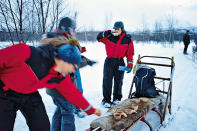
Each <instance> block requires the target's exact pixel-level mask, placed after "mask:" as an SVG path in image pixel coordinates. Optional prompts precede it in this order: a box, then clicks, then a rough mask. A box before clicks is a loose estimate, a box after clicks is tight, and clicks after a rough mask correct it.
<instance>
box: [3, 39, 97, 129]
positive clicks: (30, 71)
mask: <svg viewBox="0 0 197 131" xmlns="http://www.w3.org/2000/svg"><path fill="white" fill-rule="evenodd" d="M59 48H61V46H60V47H59ZM59 48H58V49H56V48H54V46H53V45H52V44H47V45H43V46H40V47H37V48H35V47H33V46H28V45H27V44H25V43H19V44H15V45H13V46H10V47H7V48H4V49H1V50H0V116H1V117H0V130H1V131H11V130H13V127H14V122H15V117H16V112H17V111H18V110H20V111H21V112H22V114H23V115H24V117H25V119H26V122H27V125H28V126H29V129H30V130H31V131H50V123H49V119H48V116H47V114H46V110H45V107H44V104H43V102H42V99H41V97H40V95H39V93H38V89H40V88H56V89H57V90H58V91H59V92H60V93H61V94H62V96H64V97H65V98H66V99H67V100H68V101H70V102H71V103H72V104H74V105H75V106H77V107H80V108H81V109H82V110H84V111H85V112H86V113H87V114H88V115H91V114H96V115H98V116H99V115H101V112H100V110H98V109H95V108H93V107H92V106H91V105H90V104H89V103H88V102H87V100H86V99H85V98H84V97H83V96H82V94H81V92H80V91H79V90H78V89H77V88H76V87H75V86H74V84H73V83H72V81H71V79H70V76H69V75H67V74H68V73H69V72H71V73H72V72H74V71H75V68H77V66H76V65H75V64H71V63H72V62H71V61H79V60H80V59H78V58H81V57H80V56H79V55H78V56H73V57H72V58H67V59H66V61H64V57H63V58H62V57H61V58H59V56H58V51H59ZM68 51H69V50H68ZM65 57H66V56H65Z"/></svg>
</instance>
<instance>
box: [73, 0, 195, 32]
mask: <svg viewBox="0 0 197 131" xmlns="http://www.w3.org/2000/svg"><path fill="white" fill-rule="evenodd" d="M73 2H74V8H76V10H77V11H78V19H77V26H78V29H82V28H83V29H84V28H85V29H95V30H104V29H105V26H106V18H111V24H110V26H109V29H110V28H112V26H113V24H114V22H115V21H119V20H121V21H123V23H124V24H125V29H126V30H129V31H135V30H137V29H142V27H143V25H146V26H147V28H153V26H154V23H155V21H159V22H161V23H162V25H163V26H165V25H166V18H167V17H168V16H173V18H174V20H175V23H176V26H178V27H189V26H197V0H73ZM108 23H109V22H108Z"/></svg>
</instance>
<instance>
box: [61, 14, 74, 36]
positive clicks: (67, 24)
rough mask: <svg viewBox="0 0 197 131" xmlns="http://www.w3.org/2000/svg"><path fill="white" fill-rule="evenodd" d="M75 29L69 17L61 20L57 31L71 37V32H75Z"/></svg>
mask: <svg viewBox="0 0 197 131" xmlns="http://www.w3.org/2000/svg"><path fill="white" fill-rule="evenodd" d="M75 28H76V24H75V21H73V20H72V19H71V18H69V17H64V18H62V19H61V20H60V23H59V26H58V29H60V30H62V31H64V32H67V33H68V34H70V35H71V30H75Z"/></svg>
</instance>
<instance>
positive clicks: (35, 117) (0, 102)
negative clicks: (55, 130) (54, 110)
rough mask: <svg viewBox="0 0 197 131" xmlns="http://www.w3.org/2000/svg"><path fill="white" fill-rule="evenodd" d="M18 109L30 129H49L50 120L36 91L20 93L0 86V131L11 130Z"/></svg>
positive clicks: (35, 130) (39, 130)
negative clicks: (4, 89) (5, 89)
mask: <svg viewBox="0 0 197 131" xmlns="http://www.w3.org/2000/svg"><path fill="white" fill-rule="evenodd" d="M18 110H20V111H21V112H22V114H23V115H24V117H25V119H26V123H27V125H28V126H29V130H30V131H50V122H49V119H48V116H47V114H46V110H45V107H44V104H43V102H42V99H41V96H40V94H39V93H38V92H35V93H32V94H20V93H16V92H14V91H11V90H8V91H3V90H2V88H0V131H13V127H14V122H15V118H16V112H17V111H18ZM16 129H17V127H16Z"/></svg>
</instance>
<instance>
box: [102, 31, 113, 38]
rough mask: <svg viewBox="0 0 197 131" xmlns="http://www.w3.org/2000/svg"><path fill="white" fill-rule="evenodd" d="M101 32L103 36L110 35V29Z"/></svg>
mask: <svg viewBox="0 0 197 131" xmlns="http://www.w3.org/2000/svg"><path fill="white" fill-rule="evenodd" d="M103 33H104V37H107V36H110V35H112V32H111V30H106V31H104V32H103Z"/></svg>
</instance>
